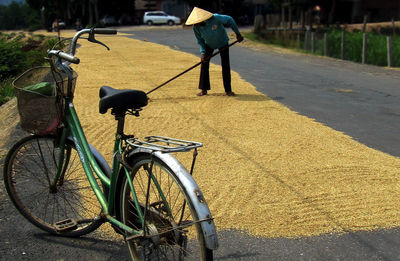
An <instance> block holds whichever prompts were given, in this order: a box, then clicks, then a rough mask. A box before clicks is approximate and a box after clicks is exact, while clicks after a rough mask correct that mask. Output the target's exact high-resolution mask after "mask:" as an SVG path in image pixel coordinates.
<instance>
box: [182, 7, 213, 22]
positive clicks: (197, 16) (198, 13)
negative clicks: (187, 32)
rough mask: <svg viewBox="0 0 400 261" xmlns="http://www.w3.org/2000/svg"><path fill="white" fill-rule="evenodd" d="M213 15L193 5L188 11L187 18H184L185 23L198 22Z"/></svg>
mask: <svg viewBox="0 0 400 261" xmlns="http://www.w3.org/2000/svg"><path fill="white" fill-rule="evenodd" d="M212 16H213V14H212V13H210V12H208V11H206V10H203V9H201V8H198V7H195V8H193V10H192V12H191V13H190V15H189V17H188V19H187V20H186V23H185V24H186V25H192V24H198V23H201V22H204V21H205V20H208V19H210V18H211V17H212Z"/></svg>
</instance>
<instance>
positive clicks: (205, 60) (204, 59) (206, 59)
mask: <svg viewBox="0 0 400 261" xmlns="http://www.w3.org/2000/svg"><path fill="white" fill-rule="evenodd" d="M208 60H210V58H209V57H207V56H206V55H205V54H202V55H201V62H202V63H205V62H208Z"/></svg>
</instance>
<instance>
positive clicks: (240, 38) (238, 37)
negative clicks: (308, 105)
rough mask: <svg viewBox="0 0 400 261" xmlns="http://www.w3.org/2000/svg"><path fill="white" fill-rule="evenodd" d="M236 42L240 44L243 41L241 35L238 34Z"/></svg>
mask: <svg viewBox="0 0 400 261" xmlns="http://www.w3.org/2000/svg"><path fill="white" fill-rule="evenodd" d="M236 40H237V41H238V42H239V43H240V42H241V41H243V36H242V35H241V34H236Z"/></svg>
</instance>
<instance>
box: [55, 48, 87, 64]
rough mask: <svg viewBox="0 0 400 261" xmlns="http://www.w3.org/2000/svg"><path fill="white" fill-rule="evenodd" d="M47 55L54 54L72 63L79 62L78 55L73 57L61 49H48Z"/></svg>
mask: <svg viewBox="0 0 400 261" xmlns="http://www.w3.org/2000/svg"><path fill="white" fill-rule="evenodd" d="M49 55H55V56H57V57H59V58H61V59H63V60H66V61H68V62H70V63H74V64H79V63H80V60H79V58H78V57H75V56H73V55H71V54H69V53H65V52H63V51H59V50H50V51H49Z"/></svg>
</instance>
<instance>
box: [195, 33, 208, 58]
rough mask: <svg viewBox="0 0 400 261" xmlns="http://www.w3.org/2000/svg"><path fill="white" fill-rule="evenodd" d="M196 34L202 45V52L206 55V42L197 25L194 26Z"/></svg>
mask: <svg viewBox="0 0 400 261" xmlns="http://www.w3.org/2000/svg"><path fill="white" fill-rule="evenodd" d="M193 31H194V36H195V37H196V40H197V44H198V45H199V46H200V53H201V54H202V55H204V54H205V53H206V42H205V41H204V39H203V38H202V37H201V34H200V32H199V31H198V30H197V28H196V27H193Z"/></svg>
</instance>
